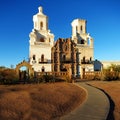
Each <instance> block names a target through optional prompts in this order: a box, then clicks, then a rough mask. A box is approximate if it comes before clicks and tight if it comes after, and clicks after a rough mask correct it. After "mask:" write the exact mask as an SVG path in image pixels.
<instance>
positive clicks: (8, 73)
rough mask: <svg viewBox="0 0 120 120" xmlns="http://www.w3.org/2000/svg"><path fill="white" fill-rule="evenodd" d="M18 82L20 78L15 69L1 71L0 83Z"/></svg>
mask: <svg viewBox="0 0 120 120" xmlns="http://www.w3.org/2000/svg"><path fill="white" fill-rule="evenodd" d="M17 82H18V76H17V75H16V71H15V70H14V69H2V70H0V83H1V84H16V83H17Z"/></svg>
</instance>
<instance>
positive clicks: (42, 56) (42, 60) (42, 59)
mask: <svg viewBox="0 0 120 120" xmlns="http://www.w3.org/2000/svg"><path fill="white" fill-rule="evenodd" d="M41 62H44V55H43V54H42V55H41Z"/></svg>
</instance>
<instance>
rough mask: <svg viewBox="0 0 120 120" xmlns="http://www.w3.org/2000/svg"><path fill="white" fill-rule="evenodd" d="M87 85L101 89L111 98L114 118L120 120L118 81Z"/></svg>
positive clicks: (119, 88)
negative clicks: (113, 105) (113, 106)
mask: <svg viewBox="0 0 120 120" xmlns="http://www.w3.org/2000/svg"><path fill="white" fill-rule="evenodd" d="M89 84H91V85H93V86H96V87H98V88H101V89H103V90H104V91H105V92H106V93H107V94H109V96H110V97H111V98H112V100H113V101H114V104H115V110H114V118H115V120H120V81H112V82H104V81H100V82H90V83H89Z"/></svg>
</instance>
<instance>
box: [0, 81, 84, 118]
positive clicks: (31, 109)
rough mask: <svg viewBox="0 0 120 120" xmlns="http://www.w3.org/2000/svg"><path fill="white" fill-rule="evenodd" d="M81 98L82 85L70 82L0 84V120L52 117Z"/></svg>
mask: <svg viewBox="0 0 120 120" xmlns="http://www.w3.org/2000/svg"><path fill="white" fill-rule="evenodd" d="M85 97H86V92H85V91H84V90H83V89H82V88H79V87H77V86H75V85H73V84H70V83H51V84H49V83H48V84H36V85H14V86H0V120H53V119H56V118H59V117H60V116H62V115H64V114H66V113H68V112H70V111H71V110H73V109H74V108H75V107H77V106H78V105H79V104H81V103H82V102H83V101H84V100H85Z"/></svg>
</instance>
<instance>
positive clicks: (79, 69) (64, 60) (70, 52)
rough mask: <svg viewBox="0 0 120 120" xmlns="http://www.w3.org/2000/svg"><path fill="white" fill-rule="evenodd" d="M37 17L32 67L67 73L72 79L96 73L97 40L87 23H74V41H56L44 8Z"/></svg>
mask: <svg viewBox="0 0 120 120" xmlns="http://www.w3.org/2000/svg"><path fill="white" fill-rule="evenodd" d="M38 10H39V12H38V13H37V14H36V15H34V16H33V24H34V27H33V30H32V32H31V33H30V35H29V37H30V40H29V43H30V45H29V58H30V64H31V65H32V67H33V68H34V70H35V71H36V72H61V71H67V72H69V73H71V75H72V76H81V75H84V72H85V71H94V65H93V60H94V45H93V42H94V41H93V38H92V37H91V36H90V34H89V33H87V29H86V28H87V26H86V23H87V22H86V20H83V19H75V20H73V21H72V23H71V26H72V35H71V37H70V38H67V39H64V38H59V39H58V40H56V41H55V40H54V34H52V33H51V32H50V30H49V29H48V17H47V16H46V15H44V13H43V9H42V7H39V8H38Z"/></svg>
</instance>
